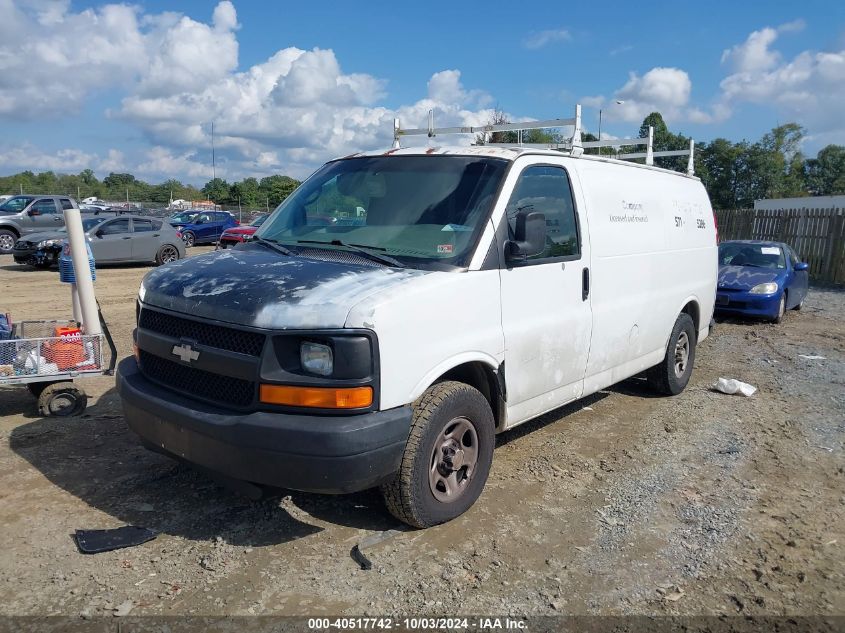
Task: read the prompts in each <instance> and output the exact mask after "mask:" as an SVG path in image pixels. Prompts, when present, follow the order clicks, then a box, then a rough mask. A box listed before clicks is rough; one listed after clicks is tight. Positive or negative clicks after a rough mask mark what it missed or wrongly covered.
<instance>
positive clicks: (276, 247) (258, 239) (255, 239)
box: [249, 235, 293, 257]
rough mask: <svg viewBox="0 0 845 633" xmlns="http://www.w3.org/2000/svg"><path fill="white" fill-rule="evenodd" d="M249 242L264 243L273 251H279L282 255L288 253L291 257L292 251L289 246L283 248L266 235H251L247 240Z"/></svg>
mask: <svg viewBox="0 0 845 633" xmlns="http://www.w3.org/2000/svg"><path fill="white" fill-rule="evenodd" d="M249 241H250V242H258V243H259V244H266V245H267V246H269V247H270V248H272V249H273V250H274V251H277V252H279V253H281V254H282V255H288V256H289V257H293V251H292V250H290V249H289V248H285V247H284V246H282V245H281V244H279V243H278V242H277V241H276V240H268V239H267V238H266V237H258V236H257V235H253V236H252V239H250V240H249Z"/></svg>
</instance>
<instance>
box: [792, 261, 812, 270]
mask: <svg viewBox="0 0 845 633" xmlns="http://www.w3.org/2000/svg"><path fill="white" fill-rule="evenodd" d="M793 268H794V269H795V270H796V271H801V270H807V269H809V268H810V264H808V263H807V262H798V263H797V264H795V266H793Z"/></svg>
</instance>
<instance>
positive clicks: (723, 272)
mask: <svg viewBox="0 0 845 633" xmlns="http://www.w3.org/2000/svg"><path fill="white" fill-rule="evenodd" d="M781 272H782V271H778V270H772V269H769V268H757V267H755V266H722V267H721V268H719V281H718V284H717V285H718V287H719V288H725V289H728V290H751V289H752V288H753V287H754V286H756V285H758V284H765V283H769V282H771V281H777V280H778V277H780V273H781Z"/></svg>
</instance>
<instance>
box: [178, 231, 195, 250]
mask: <svg viewBox="0 0 845 633" xmlns="http://www.w3.org/2000/svg"><path fill="white" fill-rule="evenodd" d="M182 241H183V242H185V246H187V247H188V248H191V247H192V246H193V245H194V244H196V242H197V236H196V235H194V234H193V233H191V232H190V231H185V232H184V233H182Z"/></svg>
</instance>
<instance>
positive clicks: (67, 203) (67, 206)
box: [60, 198, 73, 209]
mask: <svg viewBox="0 0 845 633" xmlns="http://www.w3.org/2000/svg"><path fill="white" fill-rule="evenodd" d="M60 202H61V203H62V209H73V203H72V202H71V201H70V200H68V199H67V198H62V199H61V200H60Z"/></svg>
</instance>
